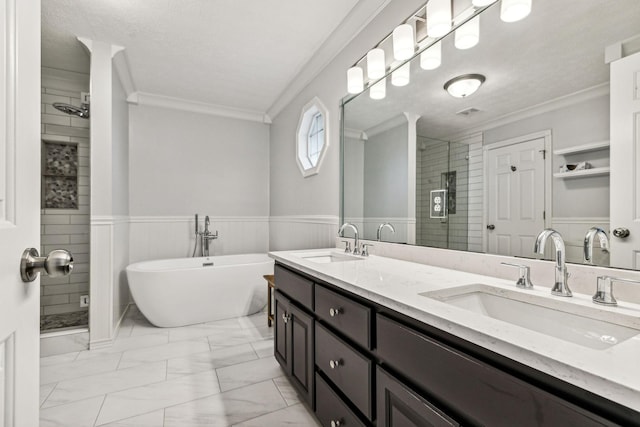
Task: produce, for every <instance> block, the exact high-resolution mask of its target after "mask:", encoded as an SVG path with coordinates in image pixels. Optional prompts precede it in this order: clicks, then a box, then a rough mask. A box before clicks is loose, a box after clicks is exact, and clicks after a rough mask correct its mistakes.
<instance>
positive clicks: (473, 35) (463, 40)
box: [454, 15, 480, 50]
mask: <svg viewBox="0 0 640 427" xmlns="http://www.w3.org/2000/svg"><path fill="white" fill-rule="evenodd" d="M479 41H480V16H479V15H478V16H476V17H474V18H472V19H470V20H469V21H467V22H465V23H464V25H462V26H461V27H460V28H458V29H457V30H456V34H455V40H454V45H455V47H456V48H458V49H461V50H464V49H471V48H472V47H474V46H475V45H477V44H478V42H479Z"/></svg>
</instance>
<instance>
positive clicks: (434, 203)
mask: <svg viewBox="0 0 640 427" xmlns="http://www.w3.org/2000/svg"><path fill="white" fill-rule="evenodd" d="M416 148H417V149H416V244H418V245H421V246H431V247H436V248H448V249H461V250H467V246H468V233H469V146H468V145H467V144H462V143H453V142H449V141H442V140H438V139H433V138H427V137H421V136H418V137H417V141H416ZM437 197H440V198H442V197H444V198H445V199H446V200H444V201H442V203H440V200H438V199H436V198H437ZM440 206H443V207H442V208H441V207H440Z"/></svg>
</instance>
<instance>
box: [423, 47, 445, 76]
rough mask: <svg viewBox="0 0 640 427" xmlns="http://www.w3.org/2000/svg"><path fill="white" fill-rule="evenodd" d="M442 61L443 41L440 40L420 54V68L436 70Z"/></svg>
mask: <svg viewBox="0 0 640 427" xmlns="http://www.w3.org/2000/svg"><path fill="white" fill-rule="evenodd" d="M441 63H442V42H441V41H438V42H436V43H434V44H433V45H431V46H430V47H429V48H428V49H427V50H425V51H424V52H422V53H421V54H420V68H422V69H423V70H435V69H436V68H438V67H439V66H440V64H441Z"/></svg>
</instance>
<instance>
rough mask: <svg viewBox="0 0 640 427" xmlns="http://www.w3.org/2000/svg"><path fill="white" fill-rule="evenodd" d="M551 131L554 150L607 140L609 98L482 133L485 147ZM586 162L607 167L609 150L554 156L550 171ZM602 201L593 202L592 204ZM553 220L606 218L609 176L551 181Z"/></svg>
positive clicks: (591, 101) (598, 99)
mask: <svg viewBox="0 0 640 427" xmlns="http://www.w3.org/2000/svg"><path fill="white" fill-rule="evenodd" d="M547 129H551V133H552V140H553V150H557V149H559V148H566V147H571V146H575V145H582V144H587V143H590V142H598V141H604V140H607V139H609V96H608V95H606V96H600V97H597V98H593V99H590V100H587V101H584V102H581V103H579V104H575V105H571V106H568V107H564V108H561V109H558V110H555V111H550V112H547V113H544V114H540V115H537V116H534V117H530V118H527V119H524V120H519V121H517V122H514V123H509V124H507V125H504V126H501V127H497V128H495V129H491V130H488V131H485V132H484V144H485V145H487V144H491V143H494V142H497V141H503V140H506V139H509V138H514V137H517V136H522V135H526V134H530V133H534V132H539V131H543V130H547ZM579 161H589V162H590V163H592V164H593V165H594V166H608V165H609V151H608V150H602V151H598V152H592V153H585V154H581V155H575V156H571V157H570V158H565V157H564V156H553V170H552V172H557V171H558V168H559V166H560V165H561V164H563V163H567V162H579ZM598 200H599V201H603V202H602V203H596V202H595V201H598ZM553 216H554V217H608V216H609V177H608V176H600V177H591V178H580V179H553Z"/></svg>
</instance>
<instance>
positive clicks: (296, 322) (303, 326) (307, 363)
mask: <svg viewBox="0 0 640 427" xmlns="http://www.w3.org/2000/svg"><path fill="white" fill-rule="evenodd" d="M289 313H290V314H291V318H290V320H289V322H288V324H287V326H288V327H289V328H290V337H291V342H290V346H289V347H290V349H291V353H290V360H289V363H290V366H291V381H292V382H293V384H294V385H295V386H296V388H297V389H298V393H299V394H300V397H302V398H303V399H304V400H306V401H307V403H308V404H309V405H311V406H312V407H313V402H314V399H313V396H314V391H315V387H314V382H313V380H314V376H313V367H314V363H315V362H314V330H313V323H314V322H313V318H312V317H311V316H309V315H308V314H306V313H305V312H304V311H302V310H300V309H298V308H297V307H295V306H293V305H291V306H290V307H289Z"/></svg>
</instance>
